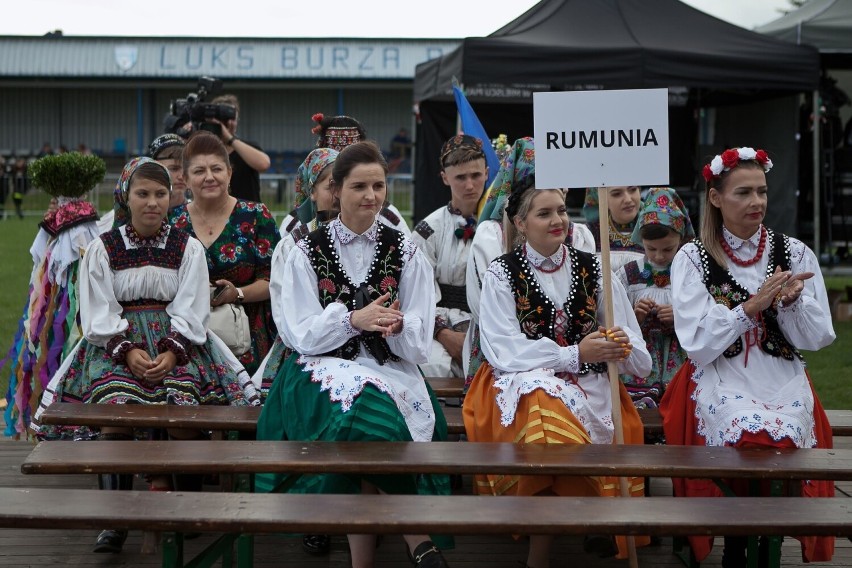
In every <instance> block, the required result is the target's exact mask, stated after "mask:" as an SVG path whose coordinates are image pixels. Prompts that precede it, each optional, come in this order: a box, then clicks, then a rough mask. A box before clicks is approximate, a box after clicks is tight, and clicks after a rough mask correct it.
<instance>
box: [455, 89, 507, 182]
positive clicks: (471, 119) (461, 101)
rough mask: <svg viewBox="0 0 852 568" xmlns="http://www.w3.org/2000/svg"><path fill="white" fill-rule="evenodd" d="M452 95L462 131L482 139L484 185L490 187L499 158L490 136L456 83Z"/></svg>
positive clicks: (498, 167) (498, 168)
mask: <svg viewBox="0 0 852 568" xmlns="http://www.w3.org/2000/svg"><path fill="white" fill-rule="evenodd" d="M453 95H455V97H456V107H457V108H458V110H459V117H460V118H461V127H462V132H463V133H465V134H467V135H468V136H474V137H476V138H479V139H480V140H482V150H483V151H484V152H485V163H486V164H488V181H487V182H486V183H485V187H486V188H487V187H490V186H491V182H492V181H494V178H495V177H497V172H498V171H499V170H500V159H499V158H497V152H495V151H494V147H493V146H491V138H489V137H488V134H487V133H486V132H485V129H484V128H483V127H482V123H481V122H479V118H478V117H477V116H476V113H475V112H473V107H471V106H470V103H469V102H467V98H466V97H465V96H464V93H463V92H462V90H461V89H460V88H459V87H458V85H453Z"/></svg>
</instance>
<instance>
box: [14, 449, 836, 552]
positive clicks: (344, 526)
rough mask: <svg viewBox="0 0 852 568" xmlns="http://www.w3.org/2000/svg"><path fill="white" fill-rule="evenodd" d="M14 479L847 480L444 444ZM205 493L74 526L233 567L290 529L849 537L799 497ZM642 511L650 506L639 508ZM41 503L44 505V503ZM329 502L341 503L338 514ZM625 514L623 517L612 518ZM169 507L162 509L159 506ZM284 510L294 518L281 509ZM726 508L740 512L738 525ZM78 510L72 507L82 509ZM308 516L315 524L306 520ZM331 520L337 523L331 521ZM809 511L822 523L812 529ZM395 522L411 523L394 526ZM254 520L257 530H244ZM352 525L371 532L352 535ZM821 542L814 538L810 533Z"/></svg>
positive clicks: (655, 454)
mask: <svg viewBox="0 0 852 568" xmlns="http://www.w3.org/2000/svg"><path fill="white" fill-rule="evenodd" d="M21 470H22V471H23V472H24V473H26V474H48V473H50V474H71V473H76V474H79V473H134V472H139V471H146V472H149V473H152V474H165V473H185V474H191V473H211V472H219V473H229V474H240V473H248V474H253V473H259V472H277V473H290V474H304V473H316V472H329V473H360V474H388V473H390V474H394V473H396V474H399V473H446V474H453V473H455V474H470V473H502V474H508V475H511V474H526V475H536V474H540V475H575V476H587V475H619V476H636V477H648V476H651V477H700V478H721V477H724V478H748V479H755V480H759V479H770V480H776V481H777V480H794V479H832V480H852V450H819V449H806V450H801V449H787V450H779V449H746V450H742V449H737V448H731V447H694V446H663V445H648V446H615V445H577V446H575V445H540V444H527V445H518V444H496V443H495V444H484V443H468V444H458V443H451V442H435V443H416V442H383V443H375V442H313V443H303V442H269V441H254V442H252V441H239V442H234V441H177V440H176V441H150V442H133V441H109V442H96V443H74V442H65V441H56V442H42V443H40V444H39V445H38V446H37V447H36V448H35V449H34V450H33V451H32V452H31V454H30V455H29V457H28V458H27V459H26V460H25V462H24V464H23V465H22V466H21ZM33 491H36V492H39V495H40V490H33ZM89 494H90V495H91V493H89ZM174 495H177V496H179V497H180V498H181V499H183V498H184V497H185V495H183V494H177V493H176V494H174ZM207 495H209V494H205V496H203V497H200V499H201V501H204V502H205V503H211V507H212V508H211V509H210V510H208V509H205V508H202V507H199V506H197V505H196V501H184V502H183V505H182V506H181V505H177V510H179V511H182V513H181V515H178V516H177V517H172V516H168V515H166V516H165V517H158V519H159V520H157V519H154V520H153V521H152V519H151V518H150V516H149V515H154V516H155V517H156V515H158V514H159V513H160V512H161V511H160V510H159V509H158V508H156V507H155V505H154V504H153V503H152V504H151V508H150V509H149V508H148V507H147V505H146V502H145V501H139V500H134V504H133V505H132V506H129V505H128V506H127V507H124V506H122V505H121V503H123V501H122V500H123V499H126V498H127V497H125V496H124V494H123V493H122V492H100V494H99V495H98V499H99V500H103V503H105V504H103V505H100V506H99V508H98V509H97V514H95V513H91V514H92V515H94V516H93V518H94V519H96V520H91V521H90V522H91V524H88V525H84V526H86V527H92V528H97V527H103V526H115V527H119V528H123V527H125V526H126V527H128V528H145V529H146V530H164V531H173V532H175V533H180V532H183V531H222V532H225V533H228V534H226V535H225V536H223V537H222V538H221V539H220V540H218V541H217V542H216V543H214V544H215V546H212V549H213V550H215V551H216V554H222V553H224V552H225V551H227V550H229V547H230V548H232V547H233V543H234V541H235V540H236V541H237V543H238V546H237V549H238V552H239V557H240V565H241V566H250V565H251V550H252V545H251V538H250V537H245V536H242V537H238V536H236V535H235V533H236V534H243V533H253V532H275V531H285V532H288V531H292V532H316V533H335V534H338V533H340V534H342V533H346V532H348V531H352V530H353V527H355V530H357V531H358V532H362V531H363V532H418V533H422V532H426V533H430V532H431V533H434V532H441V533H450V534H452V533H458V534H477V533H488V532H493V533H516V532H519V531H523V532H525V533H532V534H536V532H537V531H539V527H540V526H541V525H539V524H538V523H539V522H541V523H544V524H550V525H552V527H551V528H548V529H542V530H543V531H544V532H547V533H560V534H580V533H584V532H585V533H589V532H603V533H606V534H634V535H636V534H654V535H670V536H679V535H690V534H692V535H699V534H728V535H757V534H763V535H783V534H787V535H801V534H812V535H821V534H834V535H841V536H846V535H849V534H852V503H849V502H847V501H846V500H843V499H837V500H829V499H826V500H819V501H818V502H817V501H815V500H812V499H795V498H791V499H783V498H770V499H765V500H764V499H760V498H753V497H748V498H740V497H733V498H727V499H715V500H714V499H710V500H707V502H706V507H705V502H704V500H698V501H696V500H695V499H673V498H671V497H664V498H658V497H652V498H645V499H644V500H639V499H636V500H632V499H627V500H624V499H621V500H615V499H600V498H591V499H589V500H582V499H581V500H579V501H577V502H574V501H569V500H566V501H565V505H564V506H566V507H568V506H570V507H578V508H572V509H562V508H561V507H562V505H556V504H555V502H554V501H548V507H540V506H539V505H538V503H533V502H530V500H536V499H542V498H541V497H518V498H507V497H501V498H500V499H488V498H482V497H474V496H453V497H446V498H440V497H417V496H392V498H390V499H387V497H389V496H368V495H360V496H358V495H356V496H345V497H344V496H328V495H325V496H319V497H320V499H316V497H318V496H316V495H312V496H297V495H274V496H272V495H264V496H250V495H249V496H246V495H245V494H231V496H229V497H221V495H223V494H214V495H216V497H215V499H213V500H211V501H209V502H208V501H207V497H206V496H207ZM239 495H243V496H245V497H246V499H241V497H240V496H239ZM38 498H39V499H41V497H38ZM113 498H115V499H117V500H113ZM291 498H292V499H291ZM143 499H147V498H145V497H143ZM265 499H270V501H269V503H272V502H274V503H277V504H278V505H277V508H276V507H274V508H273V509H272V511H276V512H277V514H278V516H277V517H275V516H274V513H272V514H270V516H263V515H262V514H261V515H260V517H262V518H258V519H255V509H254V503H255V501H257V500H260V501H261V502H263V501H264V500H265ZM300 499H303V501H300ZM362 499H363V500H364V501H363V502H362V501H361V500H362ZM504 499H508V500H506V501H504ZM547 499H553V498H551V497H547ZM559 499H563V498H559ZM647 499H652V500H653V503H651V502H649V501H647ZM56 500H58V501H60V502H62V503H68V502H69V500H68V499H66V498H65V497H64V496H63V497H61V498H60V497H56ZM24 501H25V502H26V500H24ZM350 501H351V503H350ZM764 501H765V503H764ZM46 502H47V503H49V502H51V499H48V500H47V501H46ZM4 503H8V501H4ZM106 503H112V506H111V507H110V506H107V505H106ZM343 503H346V505H345V506H344V505H342V504H343ZM817 503H819V504H817ZM552 504H553V506H551V505H552ZM625 505H626V506H627V507H628V508H627V509H624V508H623V507H624V506H625ZM157 506H159V502H158V505H157ZM175 506H176V505H175V504H172V505H171V506H170V507H175ZM45 507H48V506H47V505H45ZM291 507H295V509H293V510H292V511H291ZM411 507H414V508H411ZM504 507H505V508H504ZM634 507H635V508H636V511H637V516H635V517H634V516H633V515H632V513H631V512H630V511H633V508H634ZM740 508H743V509H744V510H745V511H748V512H747V513H745V514H744V515H740V513H739V511H740ZM543 509H547V510H548V511H559V513H555V516H554V517H553V518H550V517H547V519H548V520H546V521H545V520H543V519H542V518H538V521H536V520H534V519H533V517H536V514H537V513H540V512H541V510H543ZM169 510H171V509H169ZM413 510H416V511H418V513H417V515H410V511H413ZM566 510H570V511H572V514H571V515H565V513H564V511H566ZM581 510H582V511H584V512H583V514H579V511H581ZM83 511H86V509H85V508H83ZM137 511H141V513H137ZM217 511H218V512H217ZM318 511H323V512H324V513H323V514H317V513H318ZM343 511H345V512H346V513H345V514H341V512H343ZM325 512H330V513H329V515H328V517H327V518H326V517H325V516H324V515H325ZM421 512H424V514H421ZM427 512H428V513H427ZM820 512H823V516H822V517H820V514H821V513H820ZM24 513H25V516H27V518H30V519H36V518H37V516H35V517H34V516H32V515H31V513H32V511H24ZM5 514H8V515H11V517H14V518H15V519H16V518H17V516H16V515H18V513H16V512H15V508H14V507H11V508H9V507H6V510H5V511H3V512H0V522H9V523H11V522H13V521H14V519H11V518H10V520H8V521H3V520H2V519H3V518H4V515H5ZM74 514H77V516H74ZM86 514H89V513H86ZM86 514H83V513H78V512H75V510H74V509H71V510H70V511H64V509H61V510H55V511H54V510H47V511H45V512H43V513H42V515H43V516H44V518H43V519H41V520H38V521H36V520H31V521H29V522H33V523H36V522H42V523H44V524H41V525H37V524H33V525H19V526H45V525H47V524H48V520H49V519H54V520H56V519H57V517H58V520H59V522H61V523H65V522H67V523H71V520H69V519H72V518H73V519H80V515H83V520H84V521H85V519H86V518H88V517H86ZM65 515H70V516H68V517H66V516H65ZM104 515H107V516H104ZM109 515H112V516H109ZM291 515H292V516H291ZM682 515H685V516H686V517H688V518H689V521H688V522H686V523H684V524H682V525H681V526H680V527H676V526H675V525H677V524H678V523H676V522H674V521H673V519H681V518H682ZM811 515H813V516H814V517H816V518H819V523H817V524H814V525H813V526H811V524H810V523H811V521H810V518H811ZM140 516H141V519H140ZM409 516H411V517H412V518H408V517H409ZM175 518H177V519H180V518H184V520H183V521H179V520H175ZM590 519H592V520H591V521H590ZM746 519H748V520H747V521H746ZM255 522H256V523H257V524H253V523H255ZM161 523H162V524H161ZM169 523H173V524H169ZM359 523H363V524H364V526H370V527H372V528H370V529H369V530H365V528H364V526H362V525H361V524H359ZM456 523H458V525H457V524H456ZM820 523H822V524H820ZM791 527H794V528H791ZM57 528H58V525H57ZM823 530H825V531H827V532H821V531H823ZM181 542H182V539H181V537H180V535H179V534H175V535H167V536H166V537H165V538H164V540H163V543H164V545H163V546H164V555H165V553H166V552H167V551H169V558H178V557H181V555H182V552H181V548H180V543H181ZM774 551H775V552H774V553H773V558H774V559H775V560H776V561H777V560H778V559H779V558H780V555H779V552H780V539H775V544H774ZM164 558H165V556H164ZM177 565H179V564H177ZM775 565H776V566H777V565H778V563H777V562H776V564H775Z"/></svg>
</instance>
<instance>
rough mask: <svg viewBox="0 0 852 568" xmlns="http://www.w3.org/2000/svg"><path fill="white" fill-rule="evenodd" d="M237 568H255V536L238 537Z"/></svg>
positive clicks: (242, 535) (243, 535)
mask: <svg viewBox="0 0 852 568" xmlns="http://www.w3.org/2000/svg"><path fill="white" fill-rule="evenodd" d="M237 567H238V568H254V535H251V534H241V535H240V536H238V537H237Z"/></svg>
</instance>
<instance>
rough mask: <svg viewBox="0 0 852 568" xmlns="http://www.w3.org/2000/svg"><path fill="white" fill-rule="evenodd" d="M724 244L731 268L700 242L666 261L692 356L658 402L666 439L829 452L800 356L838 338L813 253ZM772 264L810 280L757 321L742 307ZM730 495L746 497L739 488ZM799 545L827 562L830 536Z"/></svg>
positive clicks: (775, 242) (724, 234) (812, 485)
mask: <svg viewBox="0 0 852 568" xmlns="http://www.w3.org/2000/svg"><path fill="white" fill-rule="evenodd" d="M747 150H750V152H745V153H744V155H743V154H741V155H740V157H739V159H756V160H757V161H758V163H761V164H762V165H763V166H764V170H765V171H768V169H769V168H770V167H771V162H770V161H768V159H767V160H766V162H768V164H767V163H764V162H762V161H760V158H759V157H758V158H755V152H754V150H752V149H750V148H741V149H739V150H738V151H739V152H740V153H743V151H747ZM734 152H737V150H734ZM726 153H727V152H726ZM763 155H764V156H765V153H764V154H763ZM749 156H750V158H749ZM717 158H718V156H717ZM719 162H720V163H719V166H721V159H720V160H719ZM711 164H715V160H714V162H712V163H711ZM735 164H736V162H735ZM709 167H710V166H709V165H708V168H706V169H705V177H707V171H706V170H707V169H709ZM725 167H729V166H725ZM730 167H736V165H733V166H730ZM721 169H722V168H721V167H720V168H718V171H715V172H713V171H710V172H709V173H710V176H711V177H712V176H714V175H715V176H718V175H719V173H720V172H721ZM708 181H709V179H708ZM721 240H722V246H723V249H724V250H725V253H726V255H727V256H728V260H729V261H728V263H727V264H728V266H727V268H722V267H721V266H719V264H718V263H717V262H716V261H715V260H714V259H713V257H712V256H710V255H709V254H708V253H707V250H706V249H705V247H704V244H703V243H702V241H701V240H700V239H696V240H694V241H692V242H691V243H688V244H686V245H684V247H683V248H682V249H681V250H680V251H679V252H678V253H677V255H676V256H675V259H674V261H673V263H672V271H671V274H672V303H673V306H674V314H675V330H676V332H677V336H678V339H679V340H680V343H681V346H682V347H683V349H685V350H686V352H687V354H688V355H689V359H688V360H687V361H686V362H685V363H684V365H683V366H682V367H681V369H680V371H679V372H678V373H677V375H675V377H674V379H673V380H672V382H671V384H670V385H669V387H668V389H667V390H666V394H665V395H664V397H663V400H662V403H661V405H660V412H661V414H662V416H663V428H664V431H665V435H666V442H667V443H668V444H690V445H708V446H723V445H726V446H764V447H766V446H769V447H788V448H791V447H796V448H814V447H817V448H830V447H832V438H831V428H830V426H829V423H828V420H827V418H826V415H825V411H824V410H823V407H822V405H821V404H820V401H819V399H818V397H817V396H816V393H815V392H814V390H813V387H812V385H811V382H810V378H809V376H808V373H807V371H806V368H805V363H804V359H803V357H802V355H801V353H800V352H799V349H807V350H812V351H815V350H818V349H821V348H823V347H826V346H827V345H829V344H831V342H832V341H834V339H835V334H834V329H833V327H832V323H831V315H830V311H829V307H828V299H827V294H826V290H825V284H824V282H823V278H822V274H821V271H820V268H819V264H818V262H817V259H816V256H815V255H814V253H813V252H812V251H811V250H810V249H809V248H808V247H807V246H805V245H804V244H803V243H802V242H801V241H799V240H797V239H794V238H791V237H788V236H786V235H782V234H780V233H775V232H774V231H771V230H769V229H767V228H765V227H764V226H762V225H761V226H760V228H759V229H758V230H757V232H755V234H754V235H752V236H751V237H749V238H747V239H741V238H738V237H736V236H735V235H733V234H732V233H730V232H729V231H728V230H727V229H726V228H724V226H723V227H722V229H721ZM777 266H780V267H781V269H782V270H785V271H786V270H789V271H792V273H793V274H799V273H803V272H813V274H814V276H813V277H812V278H810V279H809V280H805V281H804V290H803V291H802V293H801V295H800V296H799V298H798V299H797V300H796V301H794V302H792V303H791V304H790V305H788V306H783V305H782V304H780V303H776V304H773V305H772V306H771V307H769V308H768V309H766V310H764V311H763V312H762V313H761V314H760V315H759V316H758V317H756V318H750V317H748V316H747V315H746V313H745V310H744V308H743V303H744V302H745V301H746V300H748V299H749V298H750V297H751V295H752V294H755V293H757V291H758V290H759V289H760V287H761V285H762V284H763V282H764V280H765V279H766V278H768V277H769V276H770V275H771V274H772V273H773V272H774V270H775V267H777ZM674 488H675V494H676V495H679V496H683V495H688V496H693V495H699V496H721V491H720V490H719V489H718V487H717V486H716V485H715V484H714V483H713V482H711V481H709V480H692V479H690V480H674ZM732 488H733V489H734V491H736V492H737V493H742V494H747V493H746V491H745V488H742V487H739V485H738V484H734V486H733V487H732ZM801 492H802V495H803V496H807V497H831V496H833V495H834V485H833V483H832V482H830V481H810V480H808V481H803V482H802V483H801ZM800 540H801V541H802V555H803V558H804V559H805V560H806V561H810V562H821V561H827V560H830V559H831V556H832V554H833V551H834V538H833V537H803V538H800ZM690 542H691V546H692V550H693V552H694V553H695V555H696V558H697V559H698V560H699V561H700V560H702V559H703V558H704V557H706V556H707V554H709V552H710V549H711V547H712V545H713V540H712V538H710V537H697V538H690Z"/></svg>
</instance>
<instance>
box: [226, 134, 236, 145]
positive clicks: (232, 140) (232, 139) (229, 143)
mask: <svg viewBox="0 0 852 568" xmlns="http://www.w3.org/2000/svg"><path fill="white" fill-rule="evenodd" d="M237 140H239V138H237V137H236V136H231V137H230V138H229V139H228V142H227V144H228V146H233V145H234V142H236V141H237Z"/></svg>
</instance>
